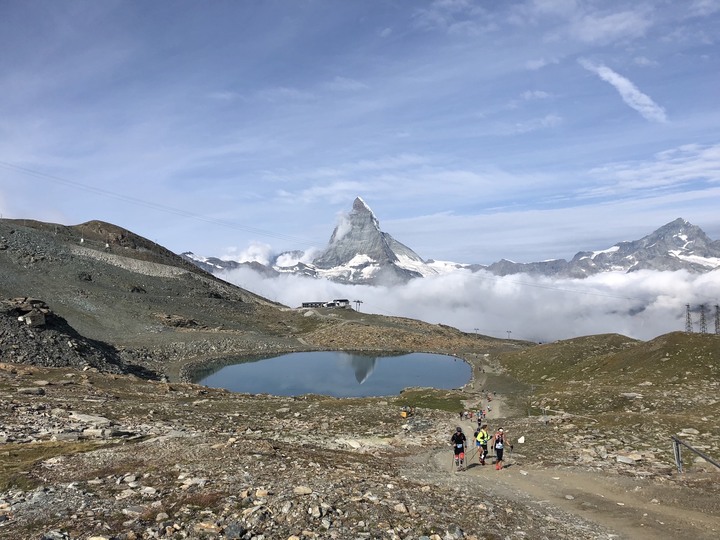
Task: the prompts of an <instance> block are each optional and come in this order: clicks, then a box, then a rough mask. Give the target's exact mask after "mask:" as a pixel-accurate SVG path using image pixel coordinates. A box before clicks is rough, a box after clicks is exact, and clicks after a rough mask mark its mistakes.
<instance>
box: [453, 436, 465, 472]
mask: <svg viewBox="0 0 720 540" xmlns="http://www.w3.org/2000/svg"><path fill="white" fill-rule="evenodd" d="M466 441H467V439H466V438H465V434H464V433H463V430H462V428H461V427H460V426H458V427H456V428H455V433H453V435H452V437H450V442H451V443H452V445H453V452H454V453H455V467H458V468H460V467H462V466H463V465H464V463H465V442H466Z"/></svg>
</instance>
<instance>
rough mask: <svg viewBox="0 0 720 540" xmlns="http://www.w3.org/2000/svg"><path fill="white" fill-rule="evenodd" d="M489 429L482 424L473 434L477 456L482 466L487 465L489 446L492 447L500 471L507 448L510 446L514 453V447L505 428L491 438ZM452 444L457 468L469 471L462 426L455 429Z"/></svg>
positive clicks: (451, 438) (497, 468)
mask: <svg viewBox="0 0 720 540" xmlns="http://www.w3.org/2000/svg"><path fill="white" fill-rule="evenodd" d="M487 427H488V426H487V424H481V425H479V427H478V429H477V431H475V433H474V434H473V439H474V440H475V446H476V448H477V454H478V457H479V460H480V465H485V458H487V457H488V456H489V454H488V446H491V447H492V448H493V449H494V450H495V469H496V470H498V471H499V470H501V469H502V468H503V455H504V453H505V448H506V447H508V446H509V447H510V450H511V451H512V448H513V445H512V444H511V443H510V440H509V439H508V437H507V434H506V433H505V431H504V430H503V428H499V429H498V430H497V431H496V432H495V434H494V435H493V436H492V437H491V436H490V435H489V433H488V431H487ZM450 443H451V444H452V446H453V452H454V458H453V459H454V463H455V468H456V469H457V470H465V469H467V467H466V464H465V451H466V448H467V438H466V437H465V434H464V433H463V430H462V428H461V427H460V426H458V427H457V428H455V433H453V434H452V437H450Z"/></svg>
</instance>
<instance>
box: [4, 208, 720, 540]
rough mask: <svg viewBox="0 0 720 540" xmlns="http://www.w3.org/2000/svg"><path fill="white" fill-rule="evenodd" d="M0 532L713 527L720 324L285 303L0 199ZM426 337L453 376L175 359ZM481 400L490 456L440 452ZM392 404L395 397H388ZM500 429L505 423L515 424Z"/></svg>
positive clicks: (138, 534) (412, 533)
mask: <svg viewBox="0 0 720 540" xmlns="http://www.w3.org/2000/svg"><path fill="white" fill-rule="evenodd" d="M0 298H4V299H5V300H4V301H3V303H2V304H1V305H0V418H1V419H2V424H1V427H0V454H1V455H2V460H0V538H8V539H17V538H33V539H34V538H38V539H40V538H43V539H65V538H67V539H70V538H72V539H88V538H95V539H97V540H99V539H106V540H109V539H118V540H119V539H125V540H126V539H141V538H143V539H144V538H219V539H222V538H234V539H243V540H249V539H255V540H269V539H283V540H285V539H310V538H337V539H361V538H372V539H374V538H383V539H385V538H387V539H404V540H411V539H413V540H420V539H422V540H425V539H431V540H446V539H473V538H475V539H481V538H489V539H501V538H502V539H505V538H533V539H534V538H548V539H552V538H568V539H570V538H573V539H575V538H579V539H585V538H587V539H601V538H602V539H608V538H628V539H630V538H632V539H635V538H641V539H642V538H648V539H651V538H652V539H654V538H675V537H677V536H678V535H681V534H682V535H688V534H689V535H692V536H693V537H694V538H701V539H704V538H716V537H717V536H718V535H719V534H720V525H719V523H720V487H719V486H720V482H718V480H719V479H720V475H719V474H718V469H716V468H715V467H713V466H712V465H711V464H709V463H707V462H706V461H704V460H703V459H701V458H700V457H699V456H697V455H695V454H693V453H691V452H690V451H689V450H687V449H683V453H682V458H683V461H682V463H683V472H682V473H679V472H678V471H677V468H676V464H675V462H674V457H673V447H672V440H671V439H670V437H671V436H673V435H674V436H677V437H679V438H680V439H681V440H684V441H686V442H687V443H688V444H690V445H692V446H693V447H695V448H697V449H698V450H700V451H702V452H703V453H705V454H706V455H708V456H709V457H712V458H714V459H716V460H717V458H718V457H720V397H719V396H720V392H719V390H720V381H719V377H718V375H719V374H720V360H719V359H720V337H718V336H715V335H700V334H690V335H688V334H682V333H676V334H669V335H667V336H660V337H659V338H657V339H655V340H653V341H651V342H647V343H645V342H638V341H635V340H631V339H629V338H626V337H624V336H615V335H609V336H589V337H586V338H577V339H574V340H568V341H564V342H558V343H551V344H546V345H534V344H531V343H525V342H519V341H512V340H497V339H492V338H487V337H485V336H481V335H476V334H466V333H462V332H460V331H458V330H456V329H453V328H449V327H445V326H441V325H429V324H425V323H422V322H419V321H413V320H408V319H400V318H392V317H382V316H373V315H368V314H362V313H358V312H355V311H353V310H333V309H316V310H293V309H289V308H286V307H284V306H279V305H276V304H274V303H272V302H269V301H267V300H265V299H262V298H259V297H256V296H255V295H253V294H252V293H249V292H248V291H245V290H243V289H240V288H237V287H234V286H232V285H229V284H226V283H224V282H221V281H220V280H217V279H215V278H213V277H212V276H210V275H208V274H205V273H204V272H202V271H200V270H199V269H197V268H195V267H192V266H191V265H189V264H187V263H183V262H178V261H177V258H176V257H175V256H174V255H172V254H171V253H169V252H166V251H163V250H162V249H161V248H160V247H159V246H154V245H152V243H149V242H148V241H147V240H144V239H141V238H139V237H135V236H134V235H132V233H129V232H128V231H124V230H122V229H119V228H117V227H113V226H111V225H108V224H103V223H100V222H93V223H91V224H85V225H81V226H77V227H66V228H63V227H61V226H53V225H48V224H39V223H22V222H17V221H15V222H10V221H8V220H0ZM327 349H346V350H376V351H425V352H440V353H445V354H453V355H455V356H458V357H461V358H463V359H465V360H466V361H467V362H468V363H470V364H471V365H472V366H473V379H472V381H470V382H469V383H468V385H466V386H465V387H463V388H461V389H457V390H455V391H450V392H448V391H436V390H431V389H408V390H406V391H405V392H403V393H402V394H401V395H399V396H389V397H386V398H366V399H335V398H329V397H323V396H312V395H308V396H299V397H275V396H269V395H246V394H233V393H230V392H226V391H223V390H219V389H210V388H206V387H202V386H199V385H194V384H191V383H189V382H188V380H190V379H191V377H192V375H193V371H194V369H197V368H198V367H201V366H207V365H208V364H212V363H214V362H224V361H226V360H227V358H228V357H231V356H237V355H250V354H259V353H268V352H280V351H292V350H327ZM488 405H490V411H489V413H488V415H489V417H488V421H489V423H490V427H491V430H492V429H495V428H497V427H500V426H503V427H504V428H505V429H506V431H507V432H508V434H509V436H510V438H511V440H512V442H513V449H512V450H511V451H510V452H509V453H508V456H507V459H506V467H505V468H504V469H503V470H500V471H497V470H495V468H494V467H492V466H485V467H483V466H481V465H480V464H479V463H478V459H477V455H476V454H475V453H474V452H473V451H470V452H469V457H470V462H469V466H468V467H467V470H465V471H461V472H457V471H455V470H454V467H453V464H452V462H451V450H450V447H449V444H448V440H449V436H450V434H451V433H452V431H453V430H454V427H455V426H456V425H458V424H459V425H461V426H462V427H463V428H464V431H465V433H466V434H468V435H470V434H472V431H473V427H474V421H473V420H469V419H460V418H459V416H458V412H459V411H461V410H479V409H480V408H487V407H488ZM402 406H411V407H414V409H415V414H414V415H412V416H410V417H409V418H402V417H401V416H400V408H401V407H402ZM521 441H522V442H521Z"/></svg>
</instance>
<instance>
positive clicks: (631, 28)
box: [569, 10, 652, 45]
mask: <svg viewBox="0 0 720 540" xmlns="http://www.w3.org/2000/svg"><path fill="white" fill-rule="evenodd" d="M651 25H652V22H651V21H650V19H649V17H648V14H647V13H645V11H644V10H643V11H622V12H619V13H611V14H609V15H600V14H586V15H583V16H581V17H579V18H577V19H575V20H574V21H572V23H571V25H570V28H569V33H570V35H571V37H574V38H575V39H577V40H578V41H581V42H584V43H591V44H599V45H603V44H609V43H613V42H615V41H621V40H627V39H635V38H639V37H641V36H643V35H644V34H645V32H646V31H647V29H648V28H650V26H651Z"/></svg>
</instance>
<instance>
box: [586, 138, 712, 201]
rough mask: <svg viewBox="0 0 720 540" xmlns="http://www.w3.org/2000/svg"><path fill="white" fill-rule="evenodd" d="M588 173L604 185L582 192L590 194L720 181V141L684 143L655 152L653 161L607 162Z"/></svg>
mask: <svg viewBox="0 0 720 540" xmlns="http://www.w3.org/2000/svg"><path fill="white" fill-rule="evenodd" d="M590 174H591V175H592V176H595V177H600V178H602V179H603V182H604V185H603V186H601V187H594V188H592V189H590V190H587V191H586V192H585V193H586V194H587V195H592V196H598V195H603V196H608V195H613V196H619V195H621V194H625V195H627V194H629V193H631V192H633V191H647V190H654V191H658V190H667V189H677V188H679V187H685V186H686V185H687V184H695V185H707V184H720V144H717V145H710V146H703V145H684V146H681V147H678V148H674V149H671V150H667V151H664V152H660V153H658V154H657V155H656V156H655V159H654V160H653V161H648V162H625V163H616V164H609V165H606V166H604V167H598V168H595V169H593V170H591V171H590ZM584 191H585V190H581V191H580V192H579V193H583V192H584Z"/></svg>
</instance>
